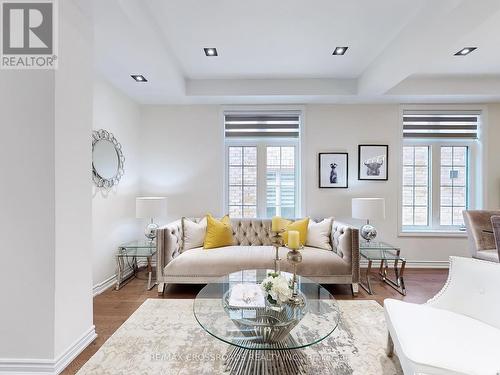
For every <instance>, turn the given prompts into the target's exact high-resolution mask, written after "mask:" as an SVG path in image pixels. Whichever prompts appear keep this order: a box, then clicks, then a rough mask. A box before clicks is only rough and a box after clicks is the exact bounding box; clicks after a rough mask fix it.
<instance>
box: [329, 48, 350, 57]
mask: <svg viewBox="0 0 500 375" xmlns="http://www.w3.org/2000/svg"><path fill="white" fill-rule="evenodd" d="M347 48H349V47H335V49H334V50H333V53H332V55H337V56H341V55H343V54H345V53H346V51H347Z"/></svg>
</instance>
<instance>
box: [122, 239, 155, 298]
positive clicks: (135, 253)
mask: <svg viewBox="0 0 500 375" xmlns="http://www.w3.org/2000/svg"><path fill="white" fill-rule="evenodd" d="M155 255H156V242H155V241H150V240H147V239H144V240H135V241H131V242H127V243H124V244H123V245H120V246H119V247H118V253H117V254H116V288H115V289H116V290H119V289H120V287H121V286H123V283H124V282H125V281H127V280H128V279H130V278H132V277H136V276H137V271H138V270H139V266H138V262H137V260H138V259H143V260H145V261H146V267H147V272H148V286H147V289H148V290H151V289H152V288H153V287H154V286H155V285H156V283H153V282H152V276H153V257H154V256H155ZM127 269H130V270H131V271H132V272H131V273H130V275H127V276H125V274H124V273H125V271H126V270H127Z"/></svg>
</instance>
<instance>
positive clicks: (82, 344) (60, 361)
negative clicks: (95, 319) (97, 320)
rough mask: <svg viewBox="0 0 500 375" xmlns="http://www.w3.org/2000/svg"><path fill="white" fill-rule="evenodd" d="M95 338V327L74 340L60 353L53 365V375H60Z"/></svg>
mask: <svg viewBox="0 0 500 375" xmlns="http://www.w3.org/2000/svg"><path fill="white" fill-rule="evenodd" d="M96 338H97V333H96V332H95V326H92V327H90V328H89V330H88V331H87V332H85V333H84V334H83V335H82V336H81V337H80V339H78V340H76V341H75V342H74V343H73V345H71V346H70V347H69V348H68V349H66V351H65V352H64V353H62V354H61V355H60V356H59V358H57V360H56V361H55V364H54V374H56V375H57V374H60V373H61V372H62V371H63V370H64V369H65V368H66V367H67V366H68V365H69V364H70V363H71V362H72V361H73V360H74V359H75V358H76V357H78V355H79V354H80V353H81V352H83V351H84V350H85V348H86V347H87V346H89V345H90V344H91V343H92V341H94V340H95V339H96Z"/></svg>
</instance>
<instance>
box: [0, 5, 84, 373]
mask: <svg viewBox="0 0 500 375" xmlns="http://www.w3.org/2000/svg"><path fill="white" fill-rule="evenodd" d="M59 14H60V21H61V22H60V23H59V31H60V39H59V48H60V49H59V69H58V70H57V71H0V106H1V107H0V113H1V114H2V122H1V124H2V137H1V138H0V142H1V146H0V166H1V170H2V176H3V181H2V184H0V189H1V190H0V200H1V203H0V207H1V210H0V213H1V215H0V236H1V238H2V241H3V244H2V246H1V249H2V250H1V251H2V253H1V256H2V259H4V260H5V263H6V264H9V266H8V267H4V269H3V270H2V272H0V288H2V290H1V293H0V294H1V296H2V298H5V300H4V302H3V303H2V306H1V308H0V337H1V339H0V372H2V371H6V370H5V369H6V368H8V366H10V365H13V366H16V369H18V371H19V373H24V372H33V371H37V370H40V371H42V369H44V368H45V370H47V371H50V372H53V373H55V372H56V368H57V366H59V365H62V362H59V363H58V359H60V358H61V357H62V354H63V353H64V354H69V356H68V358H67V359H68V360H71V359H72V357H71V354H75V355H76V354H78V351H79V350H81V349H83V347H84V346H85V344H86V343H88V342H85V343H84V342H82V341H80V339H81V338H82V337H84V336H85V337H88V338H89V339H92V338H93V337H94V335H93V333H94V327H93V324H92V320H93V318H92V295H91V264H90V241H89V238H90V235H91V211H90V204H91V188H90V181H89V173H90V168H89V165H90V147H89V133H90V129H91V113H92V106H91V105H92V102H91V96H92V88H91V85H90V84H89V82H90V78H91V67H92V64H91V61H92V59H91V50H92V40H91V37H90V35H91V29H90V27H89V24H88V22H87V21H88V20H87V19H86V18H85V17H82V15H81V13H80V9H79V8H78V7H77V6H76V5H75V3H74V2H73V1H70V0H68V1H64V2H59ZM75 72H78V74H75ZM75 345H76V346H75ZM71 348H73V349H75V352H69V351H68V350H69V349H71ZM6 372H7V373H9V371H6Z"/></svg>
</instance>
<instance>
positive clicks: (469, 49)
mask: <svg viewBox="0 0 500 375" xmlns="http://www.w3.org/2000/svg"><path fill="white" fill-rule="evenodd" d="M476 49H477V47H465V48H462V49H461V50H460V51H458V52H457V53H455V56H466V55H468V54H469V53H471V52H472V51H474V50H476Z"/></svg>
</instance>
